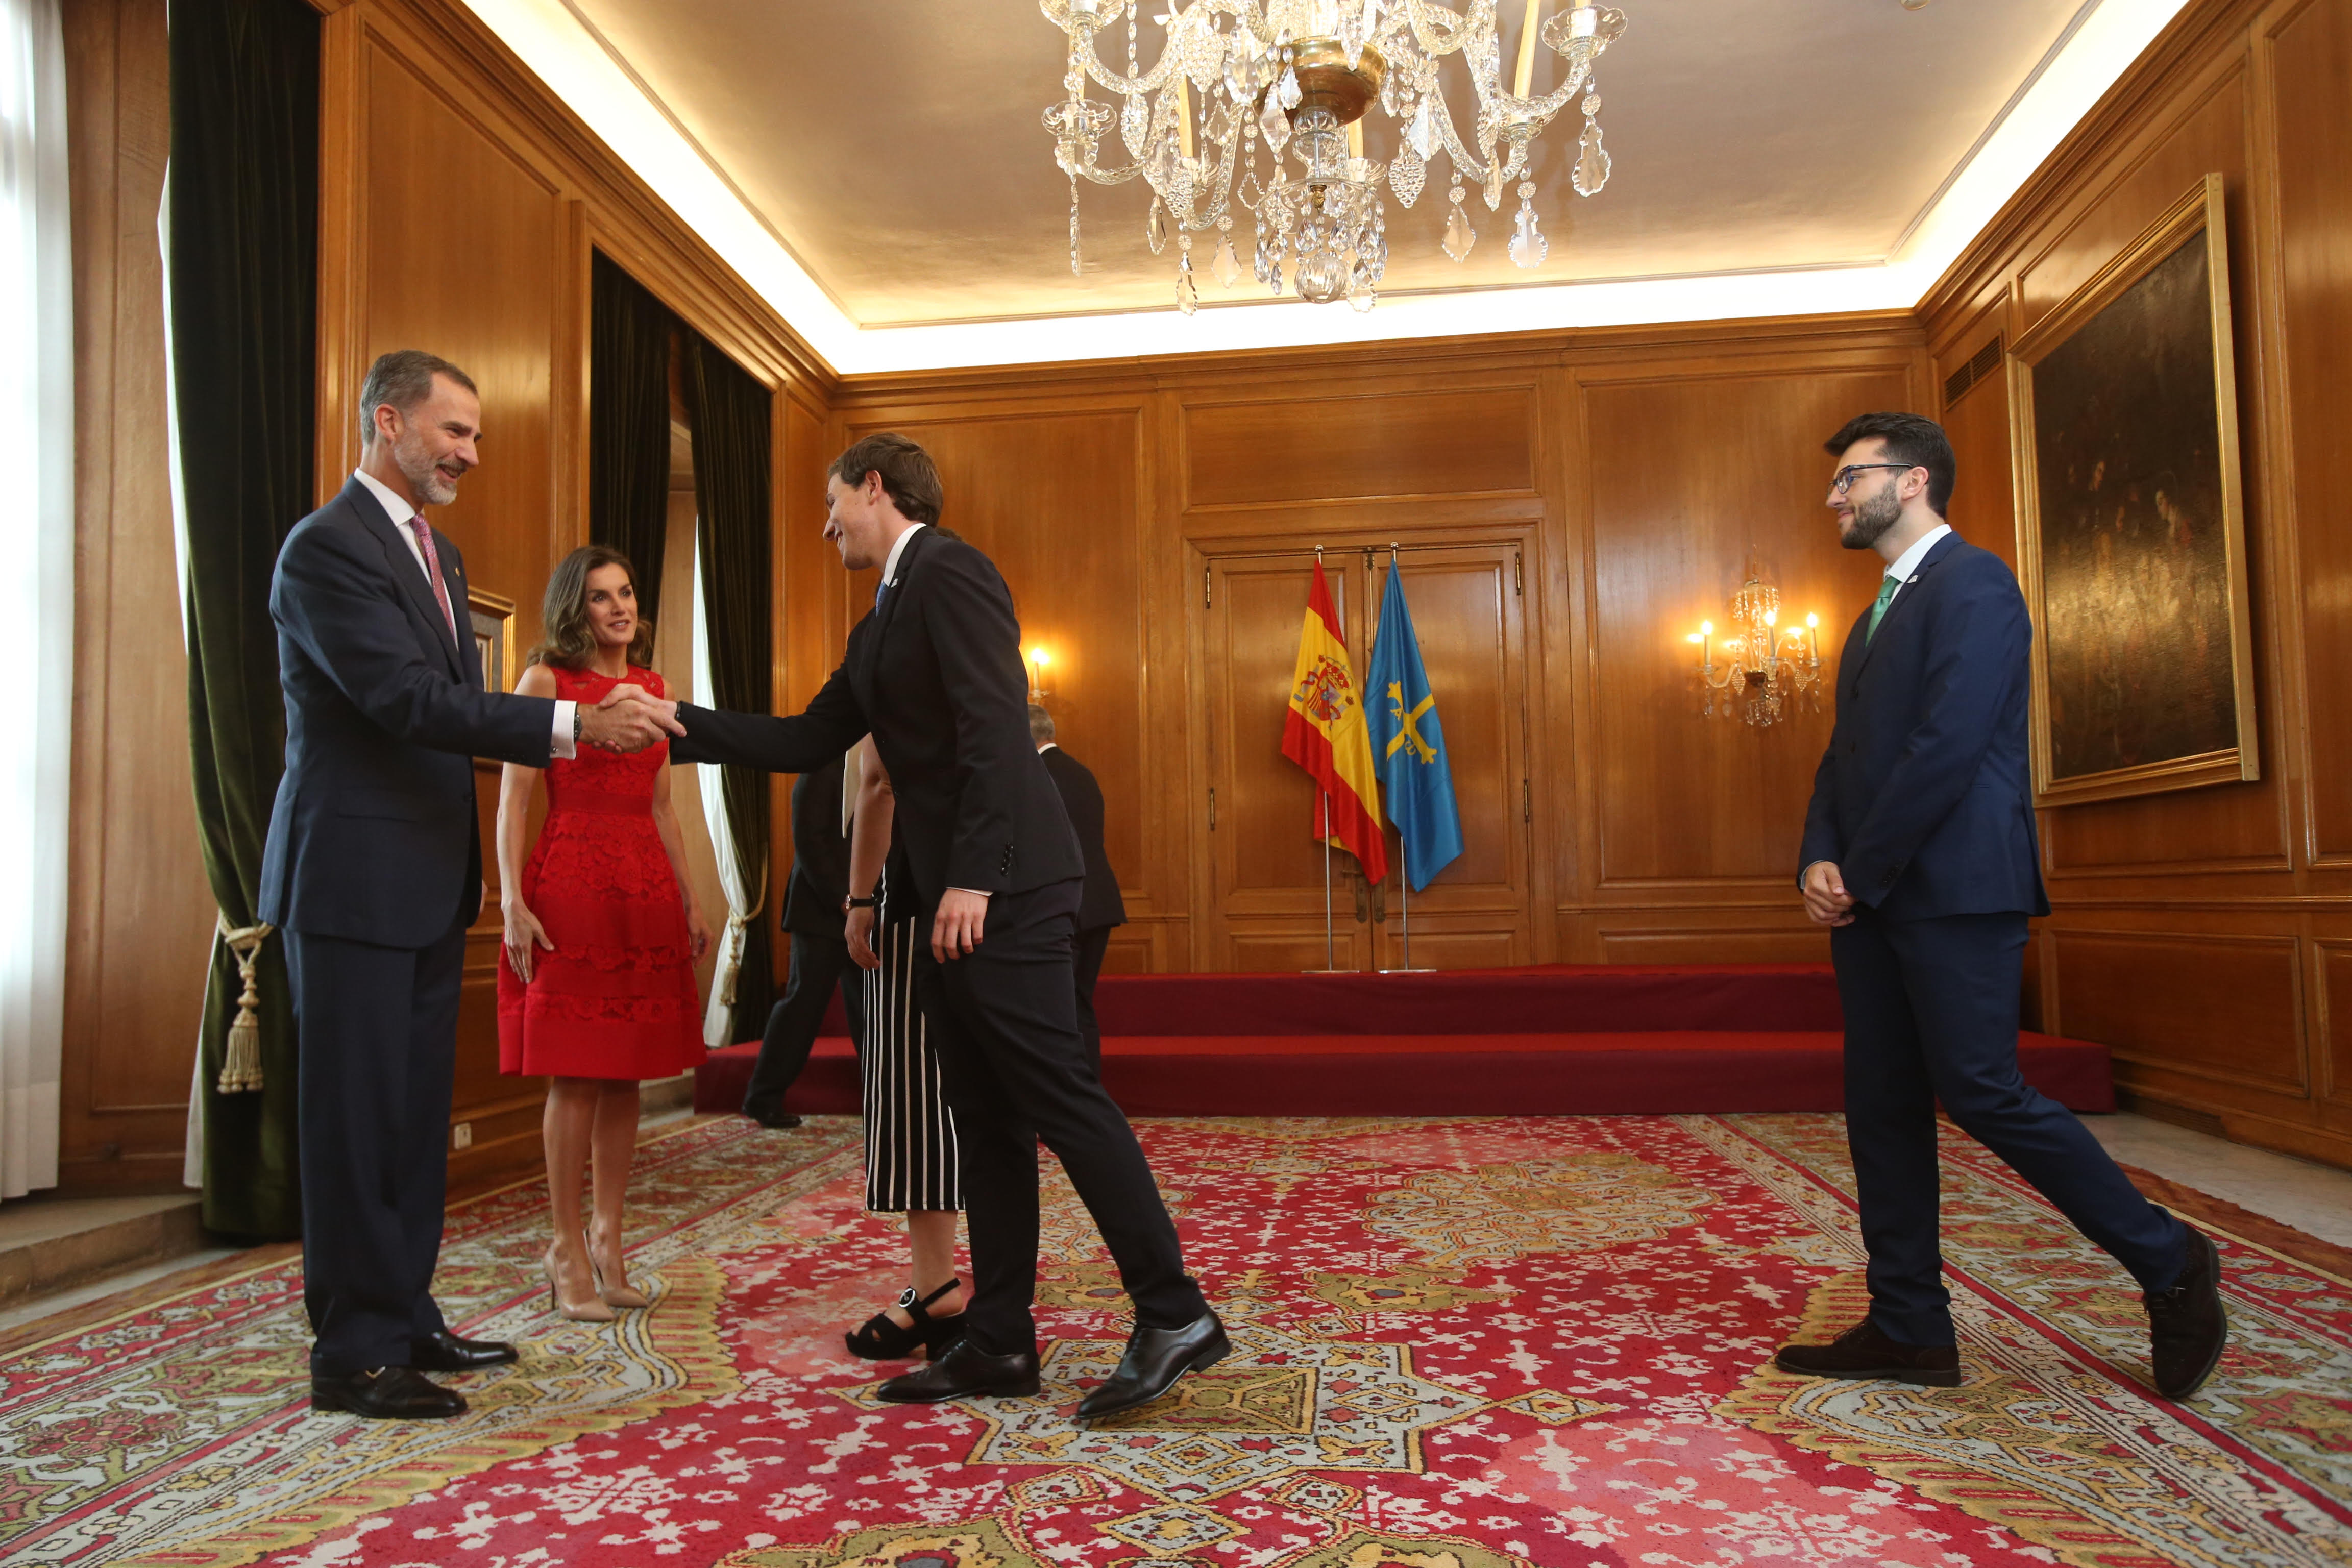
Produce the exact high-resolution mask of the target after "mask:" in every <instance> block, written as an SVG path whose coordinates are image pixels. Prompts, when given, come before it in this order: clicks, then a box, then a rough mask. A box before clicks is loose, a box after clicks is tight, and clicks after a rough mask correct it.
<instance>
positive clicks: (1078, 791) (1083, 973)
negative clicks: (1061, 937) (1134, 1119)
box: [1029, 702, 1127, 1078]
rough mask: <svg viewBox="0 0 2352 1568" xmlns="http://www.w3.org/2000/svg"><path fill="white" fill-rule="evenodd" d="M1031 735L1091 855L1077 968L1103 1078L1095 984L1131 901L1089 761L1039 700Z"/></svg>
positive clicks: (1094, 1064)
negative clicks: (1059, 732) (1062, 742)
mask: <svg viewBox="0 0 2352 1568" xmlns="http://www.w3.org/2000/svg"><path fill="white" fill-rule="evenodd" d="M1029 739H1030V740H1032V741H1033V742H1036V746H1037V754H1038V755H1039V756H1041V757H1043V758H1045V772H1046V773H1047V775H1048V776H1050V777H1051V778H1052V779H1053V781H1054V787H1055V789H1057V790H1059V791H1060V792H1061V795H1062V809H1063V810H1065V811H1066V812H1068V813H1069V814H1070V828H1071V831H1073V832H1075V833H1076V835H1077V836H1078V852H1079V853H1080V854H1082V855H1083V856H1085V857H1086V862H1087V882H1086V891H1085V892H1083V893H1081V894H1080V895H1079V896H1078V945H1077V959H1076V963H1075V965H1074V966H1073V967H1074V969H1075V971H1076V973H1075V975H1074V978H1075V979H1076V982H1077V987H1078V1033H1080V1034H1082V1035H1084V1036H1085V1037H1087V1066H1089V1067H1091V1068H1094V1069H1095V1076H1096V1077H1097V1078H1100V1077H1101V1076H1102V1025H1101V1024H1099V1023H1097V1021H1096V1019H1095V982H1096V981H1097V980H1098V979H1100V978H1101V976H1102V966H1103V954H1104V953H1105V952H1108V950H1109V948H1110V933H1111V929H1112V928H1113V927H1115V926H1123V925H1125V924H1126V923H1127V901H1126V900H1124V899H1121V898H1120V897H1119V896H1118V874H1117V873H1116V872H1114V871H1113V870H1112V869H1111V868H1110V857H1109V856H1108V855H1106V854H1104V853H1103V794H1102V785H1100V784H1097V783H1095V775H1094V773H1093V771H1092V770H1091V769H1089V768H1088V767H1087V764H1086V763H1082V762H1080V761H1078V759H1077V758H1076V757H1074V756H1072V755H1070V753H1069V752H1066V751H1064V750H1062V748H1061V747H1060V746H1059V745H1057V744H1056V743H1055V740H1054V716H1053V715H1052V714H1051V713H1048V712H1046V711H1045V709H1043V708H1041V707H1039V706H1038V705H1037V704H1036V703H1034V702H1032V703H1031V704H1029Z"/></svg>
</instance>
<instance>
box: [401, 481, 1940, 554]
mask: <svg viewBox="0 0 2352 1568" xmlns="http://www.w3.org/2000/svg"><path fill="white" fill-rule="evenodd" d="M402 472H404V473H405V472H407V470H406V469H403V470H402ZM410 477H411V478H412V479H413V478H415V476H414V475H411V476H410ZM1900 521H1903V503H1902V502H1901V501H1899V500H1895V487H1894V486H1892V485H1889V486H1888V487H1887V488H1886V489H1883V490H1881V491H1879V492H1878V493H1877V494H1876V495H1874V496H1873V497H1871V498H1870V499H1869V500H1865V501H1861V502H1858V503H1857V504H1856V505H1855V507H1854V509H1853V527H1852V528H1849V529H1846V530H1845V531H1843V532H1841V533H1839V535H1838V542H1839V543H1840V544H1843V545H1844V546H1845V547H1846V548H1847V549H1848V550H1867V549H1869V548H1870V547H1871V546H1872V545H1874V544H1876V543H1877V542H1879V541H1880V540H1882V539H1884V538H1885V537H1886V531H1887V530H1888V529H1890V528H1893V527H1894V526H1895V524H1896V523H1898V522H1900Z"/></svg>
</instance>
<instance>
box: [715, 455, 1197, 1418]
mask: <svg viewBox="0 0 2352 1568" xmlns="http://www.w3.org/2000/svg"><path fill="white" fill-rule="evenodd" d="M824 489H825V500H826V506H827V516H826V520H825V537H826V538H828V539H830V540H832V541H834V542H835V544H837V545H838V546H839V547H840V550H841V559H842V563H843V564H845V565H846V566H847V567H849V568H850V569H851V570H852V571H856V570H858V569H860V568H863V567H868V566H878V567H880V568H881V569H882V584H881V586H880V587H879V588H878V589H877V590H876V591H875V595H874V611H873V613H872V614H871V615H869V616H866V617H865V618H864V619H863V620H861V621H859V622H858V623H857V625H856V626H855V627H854V628H852V629H851V631H850V634H849V648H848V652H847V654H846V656H845V658H843V660H842V664H841V668H838V669H836V670H835V671H834V672H833V677H832V679H829V680H827V681H826V682H825V684H824V689H823V690H821V691H819V692H818V693H817V694H816V698H815V700H814V701H812V702H811V703H810V704H809V705H808V710H807V711H805V712H803V713H802V714H800V715H799V716H798V717H796V718H790V719H779V718H773V717H771V716H769V715H766V714H750V713H714V712H711V711H709V710H707V709H701V708H694V707H689V706H686V705H684V704H681V705H679V707H678V708H677V717H678V718H679V720H680V721H682V722H683V724H684V726H685V730H686V738H685V739H684V740H682V741H680V742H677V744H676V745H675V746H674V747H673V748H672V749H671V752H670V756H671V758H672V759H673V760H674V761H677V762H681V763H741V764H744V765H747V766H750V767H756V768H765V769H767V770H768V771H769V772H771V773H800V772H804V771H806V770H808V769H810V768H814V767H817V766H819V765H821V764H822V763H825V762H826V761H828V760H830V759H832V758H834V757H837V756H839V755H840V754H841V753H842V752H844V751H845V750H847V749H848V747H849V746H850V745H851V744H852V743H853V742H856V741H857V740H858V739H859V738H860V737H862V736H864V735H866V734H868V733H870V734H872V735H873V737H874V745H875V749H876V750H877V751H878V752H880V753H881V757H882V765H883V766H884V767H885V768H887V770H888V771H889V774H890V784H891V790H892V793H893V794H894V795H895V796H896V797H897V805H898V816H897V828H898V841H899V844H900V846H901V847H903V848H904V850H905V852H906V857H907V862H908V869H909V871H910V872H911V873H912V877H913V880H914V883H915V889H914V890H915V896H916V898H917V899H918V900H919V901H920V905H921V908H922V910H924V919H925V921H926V923H927V924H928V926H929V931H930V942H929V949H928V951H925V950H924V949H923V947H922V946H921V945H920V944H918V948H917V954H916V986H917V989H918V992H919V994H920V995H921V997H922V1006H923V1017H924V1021H925V1023H926V1025H927V1026H928V1027H929V1030H930V1031H931V1039H932V1042H933V1046H934V1047H935V1048H936V1049H937V1050H938V1052H939V1054H940V1073H941V1078H942V1079H943V1085H944V1088H945V1090H946V1094H947V1100H948V1104H949V1105H950V1107H951V1108H952V1109H953V1110H954V1111H955V1116H956V1133H957V1144H958V1150H959V1159H960V1164H959V1169H960V1172H961V1177H962V1187H963V1199H964V1213H965V1218H966V1223H967V1224H968V1225H969V1226H970V1227H971V1267H972V1294H971V1300H970V1304H969V1305H967V1306H966V1307H965V1309H964V1312H963V1321H964V1337H963V1338H962V1339H961V1341H959V1342H957V1343H956V1345H955V1346H954V1348H952V1349H951V1350H949V1351H948V1352H945V1353H944V1354H942V1355H941V1356H940V1357H939V1358H938V1359H937V1360H935V1361H932V1362H930V1363H928V1364H927V1365H925V1366H923V1367H921V1368H920V1369H919V1370H917V1371H914V1372H911V1373H906V1374H905V1375H903V1376H900V1377H894V1378H892V1379H890V1380H889V1381H888V1382H887V1383H885V1384H882V1386H881V1388H880V1390H879V1393H880V1394H881V1396H882V1397H883V1398H884V1399H888V1400H894V1401H898V1402H900V1403H931V1402H935V1401H939V1400H947V1399H961V1398H965V1397H968V1396H971V1395H974V1394H1034V1393H1035V1392H1036V1390H1037V1386H1038V1377H1037V1368H1038V1360H1037V1351H1036V1340H1037V1329H1036V1324H1035V1322H1034V1320H1033V1319H1032V1317H1031V1314H1030V1308H1031V1302H1032V1299H1033V1297H1034V1294H1035V1291H1036V1277H1037V1144H1038V1142H1040V1141H1041V1140H1042V1141H1043V1142H1045V1146H1046V1147H1047V1148H1049V1149H1051V1150H1052V1151H1053V1152H1055V1155H1056V1156H1057V1157H1059V1159H1060V1160H1061V1162H1062V1168H1063V1170H1064V1171H1066V1173H1068V1174H1069V1178H1070V1184H1071V1185H1072V1186H1074V1187H1076V1189H1077V1192H1078V1196H1079V1197H1080V1198H1081V1199H1082V1200H1084V1202H1085V1203H1086V1205H1087V1212H1088V1213H1089V1214H1091V1215H1093V1216H1094V1221H1095V1225H1096V1226H1097V1228H1098V1229H1099V1230H1100V1231H1101V1232H1102V1237H1103V1240H1104V1241H1105V1242H1106V1243H1107V1244H1108V1246H1109V1247H1110V1253H1111V1257H1112V1258H1114V1259H1115V1260H1116V1261H1117V1262H1118V1271H1119V1279H1120V1280H1121V1282H1122V1283H1124V1284H1125V1286H1126V1287H1127V1293H1128V1296H1129V1300H1132V1301H1133V1302H1134V1303H1135V1316H1136V1325H1135V1331H1134V1332H1133V1334H1132V1335H1131V1336H1130V1337H1129V1340H1128V1345H1127V1353H1126V1354H1125V1355H1124V1356H1123V1357H1122V1358H1121V1359H1120V1361H1119V1364H1118V1370H1117V1371H1116V1372H1114V1373H1112V1374H1111V1377H1110V1379H1109V1380H1108V1382H1106V1383H1105V1384H1102V1386H1100V1387H1099V1388H1097V1389H1095V1390H1094V1391H1093V1392H1091V1393H1090V1394H1087V1396H1086V1398H1085V1399H1084V1400H1082V1401H1081V1402H1080V1403H1079V1405H1078V1414H1079V1415H1081V1416H1084V1417H1088V1418H1091V1417H1094V1416H1099V1415H1110V1414H1111V1413H1113V1412H1115V1411H1119V1410H1125V1409H1128V1408H1129V1407H1130V1406H1133V1405H1142V1404H1146V1403H1149V1402H1150V1401H1151V1400H1154V1399H1157V1398H1159V1397H1160V1395H1161V1394H1165V1393H1166V1392H1167V1391H1168V1390H1169V1389H1170V1388H1171V1386H1173V1385H1174V1384H1175V1382H1176V1380H1177V1379H1178V1378H1180V1377H1181V1376H1182V1375H1183V1374H1184V1373H1187V1372H1193V1371H1199V1370H1200V1369H1202V1368H1203V1367H1206V1366H1209V1365H1211V1364H1213V1363H1215V1362H1216V1361H1218V1360H1219V1359H1221V1358H1222V1357H1223V1355H1224V1354H1225V1353H1226V1351H1227V1350H1228V1348H1229V1347H1228V1345H1227V1343H1226V1340H1225V1331H1224V1327H1223V1324H1221V1323H1220V1322H1218V1321H1217V1315H1216V1314H1215V1313H1214V1312H1212V1311H1211V1310H1209V1308H1208V1303H1207V1302H1206V1301H1204V1300H1202V1296H1201V1290H1200V1287H1199V1286H1198V1285H1196V1284H1194V1283H1193V1281H1192V1279H1191V1277H1190V1276H1188V1275H1187V1274H1186V1273H1185V1272H1184V1260H1183V1256H1182V1252H1181V1248H1180V1247H1178V1245H1177V1239H1176V1227H1175V1226H1174V1225H1173V1224H1172V1223H1171V1221H1170V1219H1169V1217H1168V1210H1167V1207H1166V1205H1163V1204H1162V1203H1161V1202H1160V1190H1159V1188H1158V1186H1157V1185H1156V1184H1154V1183H1153V1181H1152V1177H1151V1167H1150V1165H1149V1164H1148V1163H1145V1161H1144V1158H1143V1151H1142V1149H1141V1147H1140V1146H1139V1145H1138V1144H1137V1142H1136V1141H1135V1133H1134V1131H1132V1130H1131V1129H1130V1128H1129V1126H1128V1124H1127V1119H1126V1118H1125V1117H1124V1116H1122V1115H1121V1114H1120V1113H1119V1110H1118V1106H1116V1105H1114V1104H1113V1103H1112V1102H1111V1100H1110V1097H1109V1096H1108V1095H1107V1094H1105V1093H1104V1092H1103V1089H1102V1084H1101V1082H1100V1081H1099V1080H1098V1079H1097V1078H1096V1076H1095V1074H1094V1073H1093V1071H1092V1070H1090V1069H1089V1068H1087V1061H1086V1045H1085V1041H1084V1039H1083V1038H1082V1037H1081V1036H1080V1035H1079V1033H1078V1024H1077V1013H1076V985H1075V983H1074V981H1073V979H1072V975H1071V969H1070V960H1071V942H1072V931H1073V922H1074V921H1075V920H1076V916H1077V911H1078V906H1079V900H1080V895H1081V889H1082V887H1083V879H1084V875H1085V870H1086V864H1085V861H1084V860H1083V859H1082V858H1081V857H1080V855H1079V853H1078V845H1077V840H1076V837H1075V836H1074V835H1073V834H1072V833H1071V831H1070V819H1069V816H1068V814H1067V813H1066V812H1065V811H1064V810H1063V807H1062V802H1061V797H1060V796H1059V795H1057V794H1056V793H1055V789H1054V783H1053V780H1052V779H1051V778H1050V777H1048V776H1047V774H1046V773H1045V764H1044V763H1041V762H1039V761H1038V759H1037V752H1036V749H1035V748H1034V746H1033V745H1032V744H1031V743H1030V741H1029V727H1028V721H1027V717H1026V709H1027V692H1028V676H1027V672H1026V670H1025V668H1024V666H1023V664H1022V660H1021V625H1020V622H1019V620H1018V619H1016V618H1015V616H1014V615H1013V595H1011V594H1010V593H1009V592H1008V591H1007V590H1006V588H1005V586H1004V579H1003V577H1002V576H1000V575H998V574H997V571H996V568H995V566H994V565H992V563H990V561H989V559H988V557H986V556H985V555H982V553H981V552H979V551H977V550H974V549H973V548H972V547H971V545H969V544H966V543H965V542H963V541H961V540H960V539H956V538H953V537H951V536H950V535H947V534H945V533H943V532H942V531H940V530H939V529H937V528H933V527H930V526H928V525H929V524H932V523H935V522H937V521H939V516H940V502H941V500H942V496H941V491H940V478H939V472H938V470H937V469H936V468H933V467H932V466H931V459H930V458H929V454H927V453H925V452H924V450H923V449H922V448H921V447H919V446H917V445H916V444H915V443H914V442H912V441H909V440H908V439H907V438H906V437H903V436H893V435H880V436H869V437H866V439H864V440H862V441H860V442H858V443H857V444H856V446H854V447H850V448H849V450H847V451H846V452H844V453H843V454H842V455H841V456H840V457H838V458H835V459H834V463H833V467H832V468H831V469H830V470H829V471H828V473H827V474H826V476H825V485H824Z"/></svg>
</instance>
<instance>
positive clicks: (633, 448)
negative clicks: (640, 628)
mask: <svg viewBox="0 0 2352 1568" xmlns="http://www.w3.org/2000/svg"><path fill="white" fill-rule="evenodd" d="M588 313H589V327H588V538H589V540H590V541H591V542H593V543H596V544H609V545H611V546H612V547H613V548H614V549H615V550H617V551H619V552H621V553H622V554H624V555H625V556H627V557H628V558H629V562H630V563H631V564H632V565H634V566H635V567H636V569H637V609H638V613H639V614H641V615H643V616H645V618H646V619H647V620H649V621H651V622H653V623H654V624H655V625H656V626H659V625H660V624H661V586H662V546H663V543H664V542H665V540H666V539H667V535H668V532H669V357H670V342H671V336H672V334H673V333H674V332H675V331H676V330H677V318H676V317H674V316H672V315H671V314H670V312H669V308H668V307H667V306H666V305H664V304H663V303H662V302H661V301H660V300H656V299H655V298H654V297H653V295H652V294H650V293H648V292H647V291H646V287H645V285H644V284H642V283H639V282H638V281H637V280H636V279H634V278H632V277H630V276H629V275H628V274H627V273H625V272H624V271H622V270H621V268H619V267H617V266H615V265H614V263H613V262H612V261H611V260H610V259H608V258H606V257H605V255H604V252H603V251H601V250H600V251H597V252H596V253H595V259H594V261H593V273H592V275H591V279H590V284H589V307H588Z"/></svg>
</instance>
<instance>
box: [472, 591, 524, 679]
mask: <svg viewBox="0 0 2352 1568" xmlns="http://www.w3.org/2000/svg"><path fill="white" fill-rule="evenodd" d="M514 613H515V603H514V601H513V600H512V599H509V598H506V597H504V596H502V595H498V594H488V593H485V592H483V591H482V590H481V589H479V588H477V587H475V586H474V585H473V584H467V586H466V617H467V620H468V621H469V622H471V623H472V626H473V628H474V654H475V657H477V658H479V659H480V660H481V661H482V689H483V690H485V691H504V690H505V689H507V683H508V681H509V680H510V679H513V678H514V677H515V675H516V673H517V672H516V670H515V668H514Z"/></svg>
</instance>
